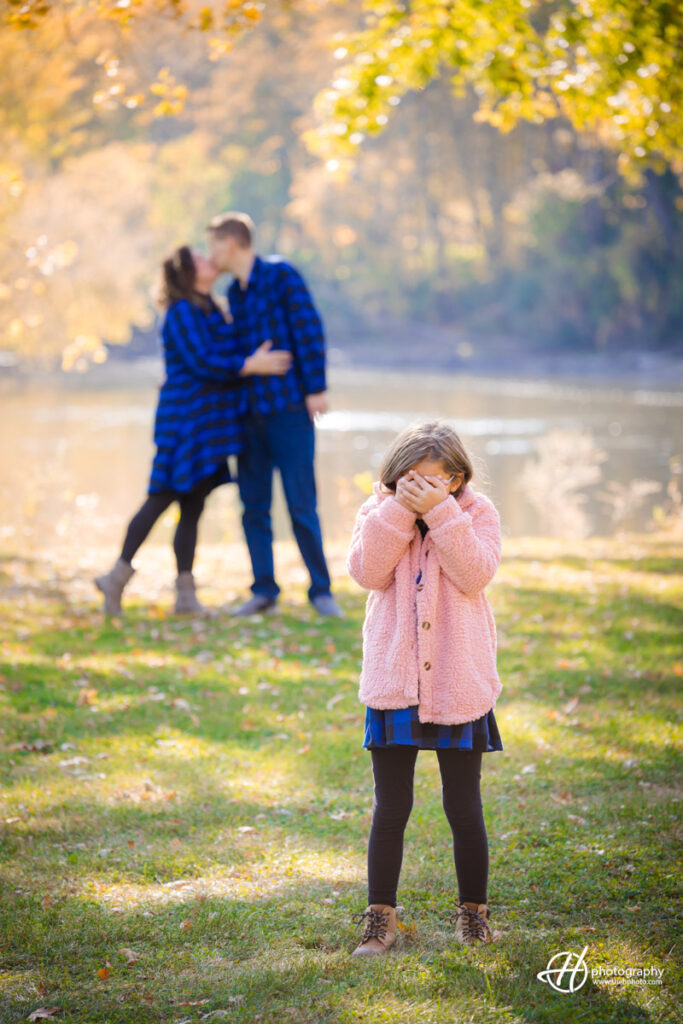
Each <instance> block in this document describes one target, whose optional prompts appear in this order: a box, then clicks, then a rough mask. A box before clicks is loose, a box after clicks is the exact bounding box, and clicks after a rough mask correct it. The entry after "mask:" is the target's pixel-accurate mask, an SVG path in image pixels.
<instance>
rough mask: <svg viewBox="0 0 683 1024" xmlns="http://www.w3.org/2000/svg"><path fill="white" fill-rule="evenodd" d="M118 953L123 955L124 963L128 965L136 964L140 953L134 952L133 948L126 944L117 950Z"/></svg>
mask: <svg viewBox="0 0 683 1024" xmlns="http://www.w3.org/2000/svg"><path fill="white" fill-rule="evenodd" d="M119 953H120V954H121V956H125V958H126V963H127V964H128V965H129V966H130V964H136V963H137V962H138V960H139V959H140V954H139V953H136V952H135V950H134V949H129V948H128V946H122V947H121V949H120V950H119Z"/></svg>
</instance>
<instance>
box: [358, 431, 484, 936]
mask: <svg viewBox="0 0 683 1024" xmlns="http://www.w3.org/2000/svg"><path fill="white" fill-rule="evenodd" d="M472 473H473V471H472V463H471V461H470V459H469V457H468V455H467V453H466V451H465V449H464V447H463V445H462V442H461V441H460V438H459V437H458V435H457V434H456V433H455V432H454V431H453V430H452V429H451V428H450V427H449V426H448V425H447V424H445V423H441V422H435V423H426V424H418V425H415V426H411V427H409V428H408V429H407V430H405V431H404V432H403V433H402V434H400V435H399V436H398V437H397V438H396V440H395V441H394V443H393V444H392V446H391V448H390V449H389V451H388V452H387V454H386V455H385V457H384V460H383V462H382V465H381V467H380V473H379V476H380V479H379V481H378V482H377V483H376V484H375V485H374V487H373V494H372V496H371V497H370V498H369V499H368V500H367V501H366V502H365V503H364V505H363V506H362V508H361V509H360V511H359V513H358V516H357V519H356V524H355V527H354V532H353V537H352V540H351V545H350V548H349V554H348V559H347V568H348V570H349V573H350V574H351V576H352V577H353V578H354V579H355V580H356V582H357V583H359V584H360V585H361V586H362V587H365V588H366V589H367V590H369V591H370V594H369V595H368V600H367V607H366V617H365V624H364V627H363V666H362V670H361V678H360V689H359V697H360V699H361V701H362V702H363V703H364V704H366V705H367V711H366V722H365V740H364V746H365V747H366V748H367V749H368V750H370V752H371V757H372V768H373V775H374V783H375V787H374V806H373V819H372V826H371V830H370V838H369V842H368V888H369V893H368V906H367V909H366V910H365V911H364V913H363V914H361V915H360V920H363V921H364V922H365V927H364V931H363V936H362V940H361V942H360V944H359V946H358V947H357V948H356V949H355V950H354V953H355V954H381V953H385V952H386V951H387V950H388V949H389V948H390V947H391V946H392V945H393V943H394V942H395V939H396V894H397V887H398V881H399V875H400V870H401V862H402V858H403V834H404V831H405V827H406V825H407V822H408V818H409V816H410V812H411V809H412V805H413V775H414V770H415V762H416V759H417V754H418V751H419V750H420V749H423V750H424V749H427V750H435V751H436V754H437V757H438V761H439V768H440V771H441V780H442V789H443V793H442V795H443V806H444V810H445V812H446V816H447V819H448V822H449V824H450V827H451V831H452V835H453V856H454V860H455V869H456V875H457V882H458V899H457V901H456V907H455V912H454V914H453V915H452V916H451V920H452V921H453V922H454V923H455V935H456V939H457V940H458V941H459V942H462V943H465V944H472V943H474V942H489V941H491V938H492V936H491V930H490V928H489V910H488V906H487V902H486V901H487V894H486V886H487V876H488V841H487V835H486V828H485V824H484V815H483V810H482V804H481V794H480V776H481V760H482V754H484V753H486V752H491V751H496V750H502V749H503V744H502V742H501V738H500V734H499V731H498V725H497V723H496V718H495V714H494V710H493V709H494V707H495V702H496V698H497V696H498V694H499V693H500V691H501V689H502V685H501V683H500V679H499V677H498V673H497V669H496V631H495V624H494V621H493V615H492V613H491V609H490V607H489V604H488V600H487V598H486V596H485V594H484V588H485V587H486V585H487V584H488V583H489V582H490V581H491V579H492V578H493V576H494V574H495V572H496V569H497V567H498V564H499V562H500V556H501V537H500V519H499V516H498V512H497V510H496V508H495V506H494V505H493V502H491V501H490V499H489V498H487V497H485V496H484V495H483V494H480V493H478V492H475V491H474V490H473V489H472V488H471V487H470V486H469V481H470V480H471V478H472Z"/></svg>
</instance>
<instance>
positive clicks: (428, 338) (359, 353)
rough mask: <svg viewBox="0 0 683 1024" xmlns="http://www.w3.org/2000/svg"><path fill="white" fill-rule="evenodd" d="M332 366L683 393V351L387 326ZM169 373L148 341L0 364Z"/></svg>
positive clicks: (15, 379) (342, 337) (1, 377)
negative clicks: (50, 360) (90, 355)
mask: <svg viewBox="0 0 683 1024" xmlns="http://www.w3.org/2000/svg"><path fill="white" fill-rule="evenodd" d="M327 344H328V363H329V365H330V367H331V368H332V369H343V370H347V369H354V368H358V369H367V370H390V371H391V372H395V373H403V374H406V375H407V374H411V373H414V372H415V371H419V372H420V373H427V374H435V373H440V374H441V373H445V374H449V375H454V376H455V375H457V376H463V375H472V376H480V377H489V378H491V377H493V378H508V379H518V380H519V379H536V378H539V377H545V378H548V379H552V380H557V381H561V380H564V381H567V382H570V383H577V384H578V383H585V384H590V383H592V382H594V383H600V384H605V383H608V382H611V383H614V384H615V385H617V386H622V387H627V388H628V387H648V388H662V389H677V388H683V354H682V353H681V351H678V352H676V351H670V352H655V351H651V350H647V349H642V350H628V349H627V350H623V351H616V352H589V351H587V352H577V351H567V352H563V351H557V350H548V349H544V348H542V347H537V348H533V347H529V344H528V342H527V341H526V340H525V339H514V338H497V337H485V338H476V337H474V336H472V335H470V334H465V333H463V332H460V331H456V330H452V329H449V328H445V327H437V326H434V325H418V324H403V323H396V324H387V325H385V327H384V328H383V329H382V330H377V329H375V330H374V331H372V330H370V331H367V330H363V331H359V332H358V333H356V334H351V333H347V332H346V331H344V332H341V331H336V332H335V331H331V332H330V333H329V335H328V339H327ZM160 373H162V367H161V357H160V353H159V351H158V348H157V342H156V340H155V339H154V338H153V337H149V338H148V339H147V340H146V342H145V344H144V345H141V344H138V345H136V346H135V348H134V349H129V348H128V347H127V346H108V359H107V361H106V362H105V363H104V364H99V365H96V364H90V365H89V366H88V367H87V370H86V371H85V372H84V373H78V372H74V371H71V372H69V373H64V372H62V371H60V370H55V369H52V370H45V369H40V368H38V367H36V366H35V365H32V364H30V363H22V362H9V363H5V364H0V387H3V386H4V387H7V388H11V387H12V385H13V384H14V385H22V384H28V383H31V382H36V383H40V382H43V383H44V382H51V381H54V380H64V381H74V380H78V379H85V380H88V381H89V382H93V383H95V384H96V383H97V382H99V381H113V382H115V381H116V380H117V379H121V380H125V381H126V382H127V383H129V384H130V383H131V374H132V375H134V376H135V377H142V378H143V379H149V378H151V377H154V378H156V377H158V376H159V374H160Z"/></svg>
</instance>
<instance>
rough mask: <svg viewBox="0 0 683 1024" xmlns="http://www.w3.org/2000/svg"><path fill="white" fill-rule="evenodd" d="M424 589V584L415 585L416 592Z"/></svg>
mask: <svg viewBox="0 0 683 1024" xmlns="http://www.w3.org/2000/svg"><path fill="white" fill-rule="evenodd" d="M424 588H425V585H424V583H418V585H417V589H418V590H424Z"/></svg>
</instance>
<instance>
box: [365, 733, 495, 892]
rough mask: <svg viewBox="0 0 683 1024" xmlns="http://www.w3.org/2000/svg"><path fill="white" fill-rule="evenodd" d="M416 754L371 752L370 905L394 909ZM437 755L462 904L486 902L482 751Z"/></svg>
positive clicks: (407, 749)
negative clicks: (372, 787)
mask: <svg viewBox="0 0 683 1024" xmlns="http://www.w3.org/2000/svg"><path fill="white" fill-rule="evenodd" d="M418 750H419V748H418V747H411V746H391V747H380V748H377V749H374V750H371V751H370V753H371V754H372V770H373V774H374V777H375V792H374V799H373V817H372V826H371V829H370V840H369V842H368V890H369V891H368V903H383V904H384V905H385V906H390V907H395V906H396V893H397V890H398V879H399V875H400V873H401V862H402V860H403V833H404V831H405V827H406V825H407V823H408V818H409V817H410V812H411V809H412V806H413V778H414V774H415V761H416V759H417V754H418ZM436 754H437V757H438V759H439V768H440V770H441V782H442V787H443V807H444V810H445V812H446V817H447V818H448V823H449V825H450V826H451V831H452V833H453V858H454V860H455V871H456V875H457V879H458V902H459V903H462V902H463V901H465V900H466V901H467V902H471V903H486V885H487V882H488V867H489V850H488V838H487V835H486V826H485V824H484V812H483V809H482V804H481V794H480V788H479V784H480V780H481V757H482V755H481V751H473V750H457V749H455V748H452V749H451V748H448V749H443V750H437V751H436Z"/></svg>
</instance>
